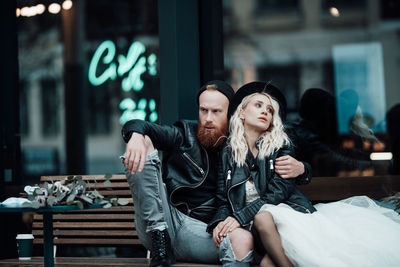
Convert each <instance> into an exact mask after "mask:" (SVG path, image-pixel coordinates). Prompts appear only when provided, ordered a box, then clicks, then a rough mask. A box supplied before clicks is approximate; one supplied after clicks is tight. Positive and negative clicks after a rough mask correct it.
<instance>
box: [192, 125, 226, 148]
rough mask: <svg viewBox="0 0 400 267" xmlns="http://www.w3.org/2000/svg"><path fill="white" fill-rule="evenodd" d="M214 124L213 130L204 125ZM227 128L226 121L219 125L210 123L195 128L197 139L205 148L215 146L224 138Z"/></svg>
mask: <svg viewBox="0 0 400 267" xmlns="http://www.w3.org/2000/svg"><path fill="white" fill-rule="evenodd" d="M207 126H208V127H209V126H214V127H215V131H213V132H209V131H207V130H206V128H205V127H207ZM227 130H228V123H227V122H225V123H223V124H222V125H221V126H220V127H217V126H215V125H212V124H205V125H201V124H200V121H199V125H198V128H197V139H199V142H200V144H201V145H202V146H203V147H205V148H211V147H217V146H219V145H220V144H222V142H223V141H224V140H225V137H226V132H227Z"/></svg>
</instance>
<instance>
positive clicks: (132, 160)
mask: <svg viewBox="0 0 400 267" xmlns="http://www.w3.org/2000/svg"><path fill="white" fill-rule="evenodd" d="M146 155H147V145H146V142H145V137H144V136H143V135H142V134H140V133H135V132H134V133H132V136H131V139H129V142H128V143H127V144H126V151H125V161H124V164H125V166H126V167H127V168H128V170H129V172H130V173H132V174H135V173H136V171H139V172H141V171H143V168H144V163H145V161H146Z"/></svg>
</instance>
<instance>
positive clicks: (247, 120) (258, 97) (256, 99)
mask: <svg viewBox="0 0 400 267" xmlns="http://www.w3.org/2000/svg"><path fill="white" fill-rule="evenodd" d="M273 114H274V109H273V107H272V103H271V100H270V99H269V98H268V97H267V96H266V95H263V94H255V95H254V96H252V97H250V100H249V103H247V105H246V107H245V108H244V109H243V110H242V111H241V113H240V115H239V116H240V118H241V119H242V121H243V124H244V128H245V131H248V130H253V131H256V132H259V133H260V134H261V133H263V132H265V131H266V130H268V128H269V126H270V125H271V122H272V116H273Z"/></svg>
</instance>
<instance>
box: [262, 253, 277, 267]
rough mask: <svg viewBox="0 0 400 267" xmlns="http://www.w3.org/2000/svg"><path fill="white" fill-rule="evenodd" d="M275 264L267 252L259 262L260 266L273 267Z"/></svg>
mask: <svg viewBox="0 0 400 267" xmlns="http://www.w3.org/2000/svg"><path fill="white" fill-rule="evenodd" d="M275 266H276V265H275V264H274V262H273V261H272V260H271V258H270V257H269V256H268V255H267V254H265V255H264V257H263V258H262V260H261V262H260V267H275Z"/></svg>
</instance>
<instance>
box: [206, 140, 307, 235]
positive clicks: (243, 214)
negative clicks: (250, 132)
mask: <svg viewBox="0 0 400 267" xmlns="http://www.w3.org/2000/svg"><path fill="white" fill-rule="evenodd" d="M248 153H251V152H250V151H249V152H248ZM284 155H291V156H293V151H292V150H291V149H286V148H285V149H280V150H279V151H277V152H275V153H274V154H273V155H272V156H271V157H269V158H265V159H262V160H260V159H258V158H257V159H254V158H253V157H252V155H250V154H248V156H247V159H246V163H247V164H248V165H245V166H243V167H237V165H236V164H234V163H233V161H232V158H231V149H230V148H228V147H226V148H224V150H223V152H222V165H223V168H222V169H221V171H220V172H219V174H218V189H217V198H218V203H219V205H220V206H219V208H218V211H217V213H216V214H215V216H214V218H213V219H212V220H211V221H210V223H209V225H208V227H207V231H209V232H211V231H212V230H213V229H214V227H215V226H216V225H217V224H218V222H220V221H223V220H225V218H226V217H228V216H233V217H235V218H236V219H237V220H238V222H239V223H240V225H241V226H246V225H247V224H249V223H250V222H251V221H252V220H253V218H254V216H255V215H256V214H257V212H258V211H259V210H260V208H261V207H262V206H263V205H264V204H274V205H278V204H279V203H286V204H288V205H289V206H291V207H292V208H293V209H295V210H297V211H301V212H304V213H312V212H314V211H315V208H314V207H313V205H312V204H311V202H310V201H309V200H308V199H307V198H306V197H305V196H304V195H303V194H302V193H301V192H300V191H299V190H298V189H297V188H296V185H295V179H283V178H281V177H280V176H279V175H278V174H277V173H275V172H274V169H273V166H274V161H275V159H276V158H277V157H280V156H284ZM250 177H252V178H253V181H254V184H255V187H256V189H257V192H258V194H259V196H260V198H258V199H256V200H254V201H253V202H251V203H249V204H248V205H246V186H245V184H246V181H248V180H249V178H250Z"/></svg>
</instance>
